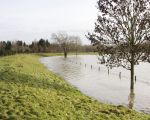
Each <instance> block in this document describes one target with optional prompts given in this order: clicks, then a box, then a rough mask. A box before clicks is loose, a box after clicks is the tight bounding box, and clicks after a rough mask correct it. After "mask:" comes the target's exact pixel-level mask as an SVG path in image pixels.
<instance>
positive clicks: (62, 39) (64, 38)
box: [52, 32, 70, 58]
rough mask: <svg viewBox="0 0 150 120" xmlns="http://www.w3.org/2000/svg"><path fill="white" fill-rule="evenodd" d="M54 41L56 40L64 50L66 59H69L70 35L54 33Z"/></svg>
mask: <svg viewBox="0 0 150 120" xmlns="http://www.w3.org/2000/svg"><path fill="white" fill-rule="evenodd" d="M52 39H54V40H55V41H56V42H57V43H58V44H59V45H60V47H61V48H62V49H63V52H64V57H65V58H67V55H68V50H69V43H70V39H69V36H68V34H67V33H65V32H59V33H53V34H52Z"/></svg>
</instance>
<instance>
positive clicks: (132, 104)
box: [128, 90, 135, 109]
mask: <svg viewBox="0 0 150 120" xmlns="http://www.w3.org/2000/svg"><path fill="white" fill-rule="evenodd" d="M128 100H129V108H130V109H132V108H133V107H134V101H135V93H134V90H130V94H129V97H128Z"/></svg>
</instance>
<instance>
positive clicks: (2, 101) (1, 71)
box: [0, 54, 150, 120]
mask: <svg viewBox="0 0 150 120" xmlns="http://www.w3.org/2000/svg"><path fill="white" fill-rule="evenodd" d="M47 55H50V54H47ZM52 55H55V54H52ZM41 56H46V54H45V55H42V54H38V55H14V56H7V57H1V58H0V119H2V120H150V116H148V115H145V114H143V113H138V112H135V111H132V110H129V109H127V108H124V107H122V106H113V105H108V104H103V103H100V102H98V101H96V100H92V99H91V98H89V97H87V96H85V95H83V94H82V93H81V92H79V91H78V90H76V89H75V88H73V87H71V86H70V85H68V84H67V83H66V82H65V81H64V80H63V79H62V78H60V77H58V76H56V75H55V74H53V73H52V72H50V71H48V70H47V69H46V68H45V67H44V66H43V65H42V64H41V63H40V62H39V58H40V57H41Z"/></svg>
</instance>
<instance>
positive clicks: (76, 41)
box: [69, 36, 82, 55]
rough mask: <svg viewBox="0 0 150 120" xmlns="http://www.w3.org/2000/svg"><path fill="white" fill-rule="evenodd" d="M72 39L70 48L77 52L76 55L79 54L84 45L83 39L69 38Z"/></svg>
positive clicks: (77, 37)
mask: <svg viewBox="0 0 150 120" xmlns="http://www.w3.org/2000/svg"><path fill="white" fill-rule="evenodd" d="M69 39H70V45H69V46H70V47H71V49H72V50H73V49H74V50H75V52H76V55H77V54H78V51H79V48H80V46H81V45H82V42H81V39H80V37H79V36H69Z"/></svg>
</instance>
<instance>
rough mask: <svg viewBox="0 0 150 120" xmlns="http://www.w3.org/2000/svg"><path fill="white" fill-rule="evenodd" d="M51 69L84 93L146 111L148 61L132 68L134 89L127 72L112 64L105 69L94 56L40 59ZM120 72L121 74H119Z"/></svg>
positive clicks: (148, 100)
mask: <svg viewBox="0 0 150 120" xmlns="http://www.w3.org/2000/svg"><path fill="white" fill-rule="evenodd" d="M40 61H41V62H42V63H43V64H44V65H45V66H46V67H47V68H48V69H49V70H51V71H53V72H55V73H56V74H58V75H60V76H61V77H63V78H64V79H65V80H66V81H67V82H69V83H70V84H71V85H73V86H75V87H76V88H78V89H79V90H80V91H81V92H83V93H84V94H86V95H88V96H91V97H93V98H95V99H97V100H99V101H102V102H105V103H111V104H115V105H124V106H128V107H130V108H132V107H133V108H134V109H136V110H138V111H142V112H145V113H149V114H150V64H149V63H140V65H138V66H136V67H135V74H136V76H137V80H136V84H135V90H134V92H133V91H130V71H128V70H126V69H124V68H122V67H118V68H117V67H116V68H113V69H110V70H109V72H108V69H107V67H106V66H104V65H101V64H99V63H98V58H97V56H96V55H80V56H77V57H76V56H69V57H68V58H67V59H65V58H63V57H61V56H57V57H46V58H41V59H40ZM120 73H121V75H119V74H120Z"/></svg>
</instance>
